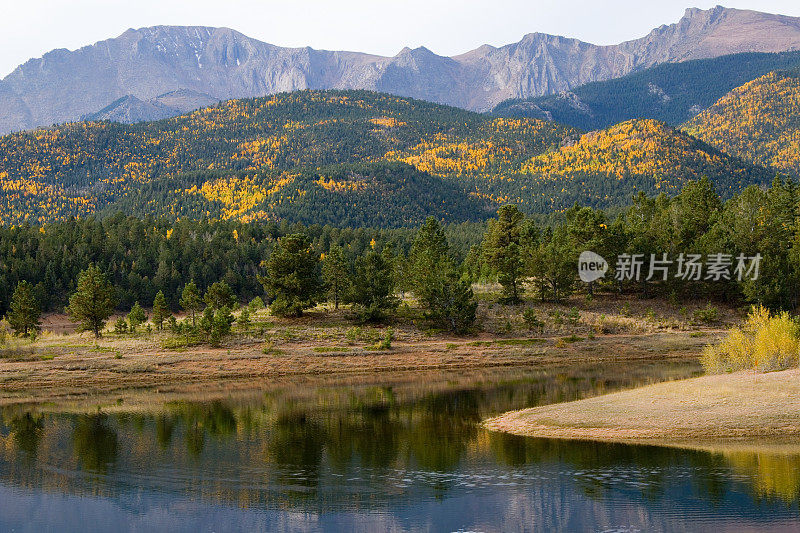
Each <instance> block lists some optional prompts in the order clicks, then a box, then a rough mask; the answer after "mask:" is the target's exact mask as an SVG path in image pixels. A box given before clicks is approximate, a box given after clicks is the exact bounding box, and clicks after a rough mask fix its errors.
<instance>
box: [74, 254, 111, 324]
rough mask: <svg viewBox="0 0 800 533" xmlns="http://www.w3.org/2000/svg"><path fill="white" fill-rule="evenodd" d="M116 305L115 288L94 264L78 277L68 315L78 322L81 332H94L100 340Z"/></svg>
mask: <svg viewBox="0 0 800 533" xmlns="http://www.w3.org/2000/svg"><path fill="white" fill-rule="evenodd" d="M114 304H115V298H114V287H113V286H112V285H111V283H110V282H109V281H108V278H107V277H106V275H105V273H104V272H102V271H101V270H100V269H99V268H98V267H97V266H96V265H94V264H92V265H89V268H87V269H86V270H84V271H83V272H81V273H80V275H79V276H78V287H77V290H76V291H75V293H74V294H73V295H72V296H71V297H70V299H69V306H67V313H68V314H69V316H70V317H71V318H72V320H74V321H76V322H78V324H79V329H80V331H92V332H94V336H95V337H96V338H99V337H100V334H101V332H102V330H103V328H104V327H105V323H106V320H108V317H110V316H111V313H112V312H113V311H114Z"/></svg>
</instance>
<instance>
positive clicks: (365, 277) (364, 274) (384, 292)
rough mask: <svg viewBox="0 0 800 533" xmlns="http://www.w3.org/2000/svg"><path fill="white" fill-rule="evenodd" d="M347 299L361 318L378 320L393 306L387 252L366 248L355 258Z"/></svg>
mask: <svg viewBox="0 0 800 533" xmlns="http://www.w3.org/2000/svg"><path fill="white" fill-rule="evenodd" d="M348 302H349V303H352V304H355V305H356V307H357V309H358V312H359V315H360V317H361V319H362V320H382V319H384V318H386V317H387V316H388V315H389V314H390V313H392V312H394V310H395V309H397V306H398V304H399V303H400V302H399V300H398V299H397V298H396V297H395V295H394V273H393V269H392V258H391V257H390V256H389V255H388V252H386V251H384V253H379V252H377V251H375V250H369V251H368V252H367V253H366V254H364V255H362V256H361V257H359V258H358V259H357V260H356V268H355V277H354V279H353V285H352V287H351V290H350V294H349V297H348Z"/></svg>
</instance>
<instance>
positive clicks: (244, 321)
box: [236, 307, 250, 332]
mask: <svg viewBox="0 0 800 533" xmlns="http://www.w3.org/2000/svg"><path fill="white" fill-rule="evenodd" d="M236 322H238V324H239V327H240V328H241V329H242V331H245V332H246V331H248V330H249V329H250V308H249V307H243V308H242V312H241V313H239V319H238V320H237V321H236Z"/></svg>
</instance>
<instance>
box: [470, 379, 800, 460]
mask: <svg viewBox="0 0 800 533" xmlns="http://www.w3.org/2000/svg"><path fill="white" fill-rule="evenodd" d="M484 427H486V428H487V429H490V430H493V431H502V432H506V433H512V434H515V435H524V436H530V437H541V438H558V439H578V440H593V441H604V442H621V443H630V444H656V445H667V446H678V447H689V448H708V449H712V448H713V449H717V448H719V447H720V446H722V447H733V448H737V447H745V448H748V447H753V446H755V447H763V446H765V445H766V446H773V447H778V448H781V447H785V446H789V447H791V448H793V449H796V448H798V445H797V440H798V438H800V369H792V370H784V371H781V372H772V373H767V374H761V373H755V372H750V371H746V372H737V373H734V374H722V375H710V376H702V377H698V378H692V379H686V380H679V381H671V382H665V383H659V384H655V385H648V386H645V387H640V388H637V389H632V390H628V391H622V392H617V393H613V394H608V395H604V396H598V397H594V398H587V399H584V400H578V401H575V402H567V403H562V404H553V405H546V406H541V407H534V408H530V409H523V410H520V411H512V412H509V413H505V414H503V415H501V416H498V417H495V418H491V419H489V420H486V421H485V422H484Z"/></svg>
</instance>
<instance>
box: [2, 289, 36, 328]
mask: <svg viewBox="0 0 800 533" xmlns="http://www.w3.org/2000/svg"><path fill="white" fill-rule="evenodd" d="M40 316H41V311H40V309H39V304H38V302H37V301H36V298H35V297H34V296H33V290H32V289H31V286H30V284H29V283H28V282H27V281H21V282H19V284H17V288H16V289H15V290H14V295H13V296H12V297H11V304H10V310H9V312H8V322H9V324H11V328H12V329H13V330H14V331H15V332H16V333H17V335H23V336H27V335H28V334H29V333H35V332H36V331H38V330H39V317H40Z"/></svg>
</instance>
